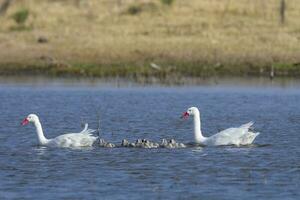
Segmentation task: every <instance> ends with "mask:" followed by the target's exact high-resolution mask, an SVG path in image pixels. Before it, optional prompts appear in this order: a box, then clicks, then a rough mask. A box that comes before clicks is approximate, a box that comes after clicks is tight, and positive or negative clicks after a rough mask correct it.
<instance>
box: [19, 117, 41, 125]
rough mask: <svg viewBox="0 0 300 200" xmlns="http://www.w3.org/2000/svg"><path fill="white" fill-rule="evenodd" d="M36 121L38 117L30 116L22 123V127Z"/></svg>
mask: <svg viewBox="0 0 300 200" xmlns="http://www.w3.org/2000/svg"><path fill="white" fill-rule="evenodd" d="M38 120H39V117H38V116H37V115H36V114H30V115H28V116H27V117H26V118H25V119H24V120H23V121H22V125H26V124H28V123H29V122H36V121H38Z"/></svg>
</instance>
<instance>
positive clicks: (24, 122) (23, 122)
mask: <svg viewBox="0 0 300 200" xmlns="http://www.w3.org/2000/svg"><path fill="white" fill-rule="evenodd" d="M28 123H29V121H28V119H27V118H25V119H24V120H23V121H22V123H21V124H22V125H23V126H24V125H26V124H28Z"/></svg>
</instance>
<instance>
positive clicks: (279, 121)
mask: <svg viewBox="0 0 300 200" xmlns="http://www.w3.org/2000/svg"><path fill="white" fill-rule="evenodd" d="M0 100H1V101H0V102H1V103H0V110H1V114H0V122H1V123H0V143H1V145H0V156H1V157H0V199H254V198H256V199H299V198H300V185H299V183H300V147H299V144H300V139H299V138H300V106H299V105H300V104H299V101H300V90H299V89H298V87H297V86H295V85H293V87H289V86H286V85H285V86H284V87H282V86H278V85H276V86H267V87H265V86H263V85H260V86H251V87H247V86H245V85H243V86H233V85H231V86H228V85H226V86H223V85H217V86H189V87H157V86H149V87H121V88H117V87H110V86H97V85H84V84H83V85H79V86H77V87H73V86H70V85H63V84H50V85H49V84H37V85H35V84H24V85H22V84H17V85H14V84H3V83H2V84H0ZM190 106H197V107H198V108H199V109H200V112H201V120H202V129H203V134H204V135H206V136H209V135H212V134H214V133H216V132H218V131H220V130H222V129H225V128H229V127H235V126H239V125H241V124H243V123H246V122H248V121H255V130H256V131H259V132H261V134H260V135H259V136H258V137H257V138H256V140H255V142H254V143H255V145H253V146H249V147H188V148H183V149H165V148H158V149H138V148H101V147H93V148H82V149H61V148H47V147H40V146H38V145H37V136H36V133H35V128H34V127H33V125H28V126H24V127H22V126H21V125H20V122H21V120H22V119H23V118H24V117H26V116H27V115H28V114H30V113H36V114H38V115H39V117H40V120H41V123H42V125H43V128H44V132H45V135H46V137H48V138H53V137H56V136H58V135H60V134H63V133H66V132H77V131H79V130H81V129H82V123H83V122H88V123H89V125H90V127H91V128H94V129H96V128H97V127H98V119H99V117H98V115H100V119H101V121H100V127H101V137H102V138H104V139H105V140H107V141H110V142H114V143H117V144H120V143H121V140H122V139H124V138H126V139H128V140H130V141H134V140H136V139H137V138H147V139H150V140H153V141H157V142H159V141H160V140H161V139H162V138H166V139H171V138H174V139H176V141H179V142H183V143H188V142H192V141H193V132H192V120H188V121H182V120H180V119H179V117H180V115H181V113H182V112H184V111H186V109H187V108H188V107H190Z"/></svg>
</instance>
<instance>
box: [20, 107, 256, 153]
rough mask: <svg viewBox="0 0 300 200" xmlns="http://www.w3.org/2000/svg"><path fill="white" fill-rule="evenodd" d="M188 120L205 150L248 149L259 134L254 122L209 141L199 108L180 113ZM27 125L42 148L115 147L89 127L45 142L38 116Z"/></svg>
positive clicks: (144, 143) (144, 144)
mask: <svg viewBox="0 0 300 200" xmlns="http://www.w3.org/2000/svg"><path fill="white" fill-rule="evenodd" d="M189 116H193V117H194V141H195V143H196V144H199V145H204V146H220V145H222V146H224V145H236V146H240V145H249V144H252V142H253V141H254V139H255V138H256V136H258V135H259V133H255V132H253V130H252V125H253V124H254V123H253V122H249V123H246V124H243V125H241V126H239V127H235V128H228V129H225V130H223V131H221V132H219V133H217V134H215V135H212V136H210V137H205V136H203V135H202V131H201V121H200V112H199V110H198V108H196V107H191V108H189V109H188V110H187V111H186V112H184V113H183V115H182V118H183V119H187V118H188V117H189ZM29 122H31V123H33V124H34V125H35V128H36V133H37V136H38V140H39V144H40V145H42V146H55V147H89V146H92V145H94V144H95V143H97V141H98V145H99V146H101V147H116V145H115V144H113V143H109V142H105V141H104V140H103V139H101V138H99V137H96V136H94V135H93V134H92V133H94V132H95V130H92V129H88V124H85V127H84V129H83V130H82V131H81V132H80V133H68V134H64V135H60V136H58V137H56V138H53V139H47V138H46V137H45V136H44V132H43V128H42V125H41V123H40V120H39V118H38V116H37V115H35V114H30V115H28V116H27V117H26V118H25V119H24V120H23V121H22V125H26V124H28V123H29ZM119 147H137V148H159V147H161V148H184V147H186V145H184V144H183V143H177V142H176V141H175V140H174V139H172V140H170V141H167V140H165V139H163V140H162V142H161V143H160V144H159V143H155V142H151V141H149V140H146V139H138V140H137V141H136V142H135V143H130V142H128V141H127V140H123V141H122V143H121V145H119Z"/></svg>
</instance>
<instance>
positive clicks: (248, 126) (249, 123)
mask: <svg viewBox="0 0 300 200" xmlns="http://www.w3.org/2000/svg"><path fill="white" fill-rule="evenodd" d="M253 124H254V122H253V121H251V122H248V123H246V124H243V125H242V126H240V128H246V129H250V128H251V126H253Z"/></svg>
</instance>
